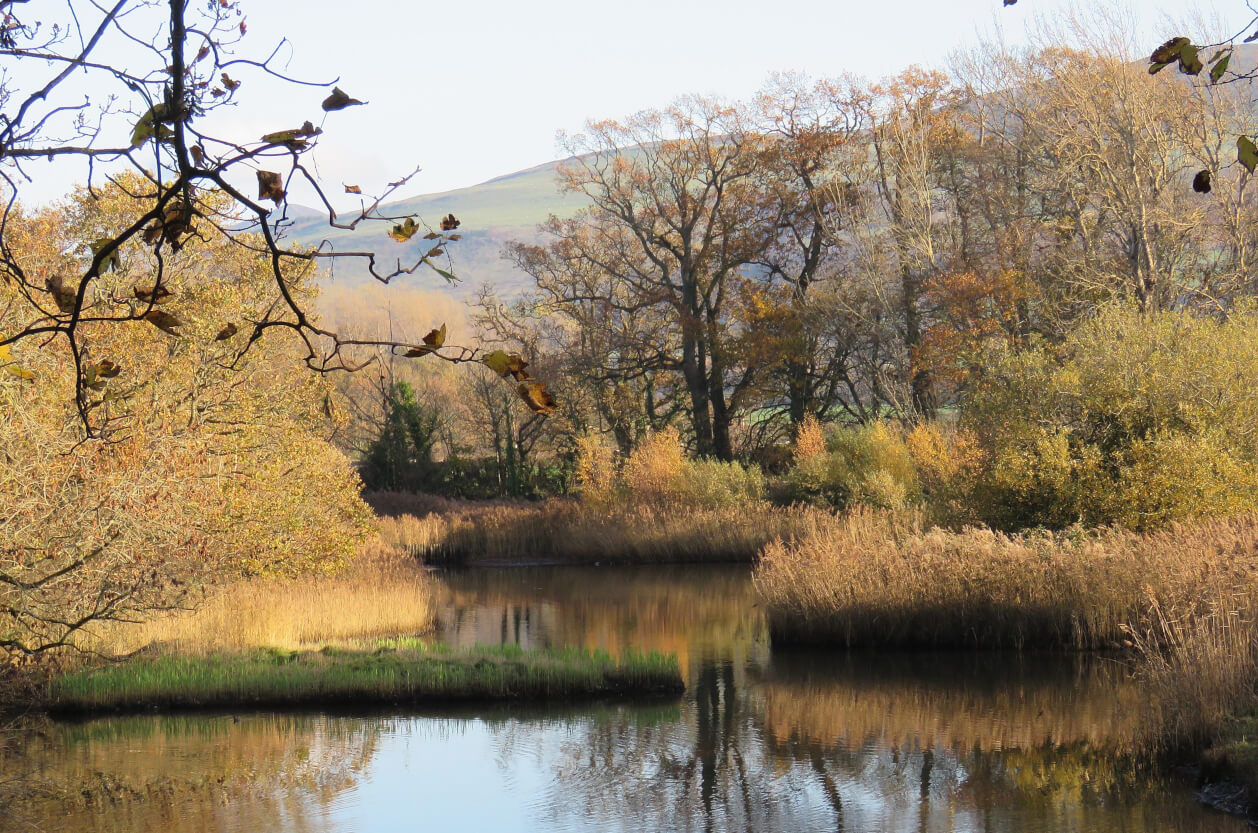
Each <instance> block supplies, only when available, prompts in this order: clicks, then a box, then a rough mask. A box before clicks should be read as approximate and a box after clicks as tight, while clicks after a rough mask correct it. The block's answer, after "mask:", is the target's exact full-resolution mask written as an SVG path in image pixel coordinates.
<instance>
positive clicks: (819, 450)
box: [793, 414, 826, 464]
mask: <svg viewBox="0 0 1258 833" xmlns="http://www.w3.org/2000/svg"><path fill="white" fill-rule="evenodd" d="M793 452H794V457H795V462H796V464H799V463H802V462H804V461H806V460H811V459H812V458H814V457H817V456H819V455H821V454H825V453H826V435H825V433H824V432H823V431H822V430H821V423H820V422H817V418H816V417H815V416H813V415H812V414H809V415H808V416H806V417H804V421H803V422H801V423H800V424H799V430H798V431H797V432H796V434H795V447H794V449H793Z"/></svg>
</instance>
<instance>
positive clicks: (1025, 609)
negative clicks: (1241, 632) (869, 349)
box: [755, 511, 1258, 651]
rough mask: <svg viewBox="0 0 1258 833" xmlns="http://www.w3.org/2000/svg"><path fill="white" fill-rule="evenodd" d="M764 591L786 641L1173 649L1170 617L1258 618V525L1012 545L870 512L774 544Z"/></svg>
mask: <svg viewBox="0 0 1258 833" xmlns="http://www.w3.org/2000/svg"><path fill="white" fill-rule="evenodd" d="M755 582H756V589H757V594H758V596H759V598H760V600H761V602H762V604H763V605H764V606H765V608H766V611H767V614H768V617H769V627H770V631H771V633H772V635H773V638H774V640H775V641H776V642H779V643H814V644H829V645H841V646H847V647H950V648H962V647H977V648H1004V647H1011V648H1023V647H1049V648H1070V649H1093V648H1111V647H1132V646H1133V645H1134V641H1133V639H1132V635H1133V634H1145V635H1146V639H1147V641H1148V642H1149V648H1150V650H1153V649H1155V648H1156V649H1157V650H1159V651H1160V650H1162V649H1163V648H1166V647H1171V648H1173V641H1171V640H1170V639H1169V637H1170V634H1168V633H1166V632H1165V631H1163V630H1160V629H1159V628H1160V625H1159V621H1160V620H1159V617H1160V616H1161V615H1162V614H1161V611H1171V610H1173V611H1176V613H1177V615H1178V616H1181V617H1184V619H1185V621H1191V620H1193V619H1194V618H1197V617H1208V616H1210V615H1211V614H1212V613H1214V612H1216V610H1215V608H1216V605H1215V602H1213V601H1212V600H1216V599H1221V598H1232V599H1234V600H1235V603H1237V604H1243V605H1244V606H1245V607H1246V609H1258V517H1254V516H1246V517H1238V518H1231V519H1216V520H1209V521H1202V522H1200V523H1195V524H1185V525H1174V526H1172V527H1170V528H1168V529H1166V530H1164V531H1161V532H1155V533H1147V534H1136V533H1131V532H1125V531H1121V530H1109V529H1106V530H1099V531H1091V532H1084V531H1079V530H1072V531H1066V532H1062V533H1048V532H1033V533H1026V534H1021V535H1004V534H1001V533H997V532H992V531H990V530H987V529H966V530H963V531H961V532H950V531H946V530H942V529H929V530H927V529H924V528H923V523H922V521H921V518H920V516H916V515H912V514H899V515H895V514H890V513H881V512H874V511H857V512H853V513H852V514H849V515H846V516H843V517H836V518H833V519H822V520H817V519H814V526H813V529H812V530H811V531H810V532H809V533H808V534H806V535H804V536H803V537H801V538H799V539H797V540H795V541H794V542H774V543H772V544H770V545H769V546H768V547H766V548H765V551H764V557H763V560H762V561H761V564H760V566H759V568H758V569H757V572H756V577H755Z"/></svg>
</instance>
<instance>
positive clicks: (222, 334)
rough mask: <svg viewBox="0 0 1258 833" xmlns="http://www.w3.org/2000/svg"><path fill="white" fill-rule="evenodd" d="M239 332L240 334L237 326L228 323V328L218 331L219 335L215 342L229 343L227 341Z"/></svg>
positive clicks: (215, 337)
mask: <svg viewBox="0 0 1258 833" xmlns="http://www.w3.org/2000/svg"><path fill="white" fill-rule="evenodd" d="M237 332H239V330H237V329H236V325H235V324H233V323H232V322H230V321H228V322H227V326H226V327H224V328H223V329H221V330H219V331H218V335H216V336H214V340H215V341H227V339H229V338H231V337H232V336H234V335H235V334H236V333H237Z"/></svg>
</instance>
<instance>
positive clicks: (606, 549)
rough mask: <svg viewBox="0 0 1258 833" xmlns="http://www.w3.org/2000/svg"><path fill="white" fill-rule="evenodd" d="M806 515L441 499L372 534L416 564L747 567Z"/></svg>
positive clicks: (758, 507)
mask: <svg viewBox="0 0 1258 833" xmlns="http://www.w3.org/2000/svg"><path fill="white" fill-rule="evenodd" d="M819 514H825V513H823V512H821V511H819V510H815V509H782V508H777V507H773V506H771V505H769V504H767V503H761V502H755V503H749V504H746V505H741V506H724V507H715V508H694V507H683V508H680V509H679V508H671V509H670V508H667V507H661V506H655V505H636V506H623V507H613V508H607V507H598V506H589V505H585V504H582V503H580V502H578V501H575V500H563V499H552V500H549V501H546V502H544V503H535V504H519V503H482V504H460V503H456V502H450V503H449V504H448V505H446V506H444V507H442V508H441V509H440V511H434V512H430V513H428V514H426V515H423V516H415V515H410V514H403V515H401V516H396V517H391V518H382V519H381V520H380V530H381V535H382V537H383V538H384V539H385V540H386V541H387V542H388V543H389V544H391V545H393V546H396V547H398V548H400V549H402V550H404V551H405V552H407V553H408V554H410V555H412V556H414V557H416V558H419V559H421V560H422V561H424V562H425V563H430V564H437V563H463V564H509V563H561V564H572V563H578V564H579V563H593V562H599V563H603V564H664V563H683V562H744V563H751V562H753V561H755V560H756V558H757V557H758V555H759V553H760V550H761V548H763V547H764V546H765V544H767V543H768V542H770V541H772V540H774V539H775V538H781V539H787V540H790V539H793V538H794V537H795V536H796V535H798V534H799V533H800V531H801V530H803V529H804V528H806V527H807V525H808V523H809V521H808V519H809V518H811V517H812V516H813V515H819Z"/></svg>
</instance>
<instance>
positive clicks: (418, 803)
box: [0, 566, 1246, 833]
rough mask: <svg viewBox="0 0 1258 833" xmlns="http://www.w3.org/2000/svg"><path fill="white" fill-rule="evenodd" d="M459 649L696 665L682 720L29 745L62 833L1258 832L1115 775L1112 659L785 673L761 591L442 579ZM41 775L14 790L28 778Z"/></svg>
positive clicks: (73, 733)
mask: <svg viewBox="0 0 1258 833" xmlns="http://www.w3.org/2000/svg"><path fill="white" fill-rule="evenodd" d="M441 580H442V582H443V584H444V588H445V589H444V595H445V598H444V599H443V601H442V604H441V606H440V610H439V615H438V637H437V638H439V639H440V640H442V641H444V642H447V643H450V644H455V645H470V644H476V643H491V644H498V643H519V644H521V645H523V646H525V647H545V646H560V645H574V644H575V645H583V646H588V647H601V648H606V649H608V650H611V651H613V652H616V651H619V650H621V649H622V648H625V647H638V648H646V649H656V650H662V651H668V652H672V653H676V654H677V656H678V657H679V659H680V660H681V665H682V670H683V672H684V674H685V676H686V679H687V692H686V695H685V697H684V698H682V699H681V700H680V701H667V702H655V703H645V704H641V703H636V704H635V703H606V702H604V703H597V704H581V705H572V704H568V705H562V706H545V707H543V706H532V707H524V708H521V707H510V708H505V707H497V708H485V707H479V708H475V709H469V708H461V709H441V710H427V711H421V712H414V711H408V712H405V713H383V712H373V713H357V714H328V713H315V712H307V713H285V714H271V713H261V714H255V713H248V714H246V713H241V714H235V715H230V714H229V715H203V714H193V715H186V714H185V715H153V716H131V717H115V718H107V719H100V720H94V721H90V722H84V723H57V724H53V726H52V727H51V728H50V729H46V730H45V731H43V732H41V733H40V734H38V735H33V736H31V737H30V738H29V739H28V742H27V743H26V744H25V746H26V755H25V757H24V759H23V760H22V761H21V765H22V767H23V768H24V769H23V772H22V773H21V774H23V775H25V776H26V777H28V778H30V779H31V783H32V793H33V794H34V793H39V792H41V791H43V792H46V793H48V794H49V795H54V796H56V797H57V798H56V800H55V801H32V802H31V803H30V804H29V805H28V806H25V807H23V808H22V816H21V817H20V818H16V817H15V818H8V819H0V828H5V829H14V830H29V829H33V828H31V827H30V826H29V825H30V824H36V825H38V827H39V829H43V830H48V831H75V833H83V831H170V833H177V832H178V831H242V832H243V831H251V832H252V831H280V830H284V831H337V832H338V833H340V832H341V831H383V832H385V833H387V832H388V831H403V830H405V831H414V830H434V831H446V830H453V831H481V830H484V831H614V830H625V831H635V832H637V831H674V830H675V831H691V830H695V831H726V830H731V831H732V830H739V831H812V830H817V831H821V830H826V831H834V830H845V831H862V832H863V831H940V833H943V831H974V832H975V833H979V832H980V831H983V832H986V831H1010V833H1013V832H1014V831H1017V833H1024V831H1061V830H1070V831H1097V832H1098V833H1099V832H1100V831H1114V830H1132V831H1167V832H1168V833H1170V831H1176V832H1177V833H1188V832H1189V831H1241V830H1245V829H1246V825H1245V823H1244V822H1243V821H1242V820H1240V819H1237V818H1234V817H1230V816H1226V815H1223V814H1220V813H1217V812H1215V811H1212V810H1209V809H1206V808H1204V807H1202V806H1200V805H1199V804H1197V803H1196V802H1195V801H1194V799H1193V791H1192V789H1191V785H1189V784H1186V783H1180V782H1175V781H1169V782H1168V781H1166V780H1164V779H1162V778H1161V777H1156V776H1153V775H1151V774H1149V773H1140V772H1133V771H1131V770H1130V769H1129V768H1126V767H1124V766H1122V765H1121V764H1119V763H1116V759H1115V758H1114V757H1113V756H1112V755H1111V754H1109V749H1110V748H1111V746H1112V744H1113V742H1114V741H1115V739H1119V738H1122V737H1123V736H1124V734H1125V733H1127V732H1129V731H1130V729H1131V727H1132V721H1134V720H1135V719H1136V716H1137V715H1138V713H1139V710H1138V705H1139V702H1140V701H1139V697H1140V692H1139V690H1138V687H1137V686H1135V685H1134V684H1133V683H1132V681H1131V680H1130V679H1129V678H1128V675H1127V672H1126V669H1125V668H1124V666H1123V665H1122V664H1121V663H1119V662H1117V661H1115V660H1113V659H1106V658H1103V657H1087V656H1056V655H1018V654H994V653H982V654H961V653H957V654H887V655H871V654H847V653H843V652H793V651H771V650H770V646H769V641H768V636H767V633H766V630H765V627H764V622H763V618H762V616H761V615H760V612H759V611H758V609H757V608H756V607H755V600H754V596H753V593H752V587H751V581H750V573H749V570H748V569H747V568H745V567H740V568H733V567H680V566H675V567H659V568H642V567H637V568H598V567H583V568H562V567H545V568H543V567H536V568H515V569H506V568H504V569H489V568H483V569H475V570H467V571H461V572H451V573H446V574H442V578H441ZM15 774H18V773H17V772H13V773H6V776H11V775H15Z"/></svg>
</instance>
